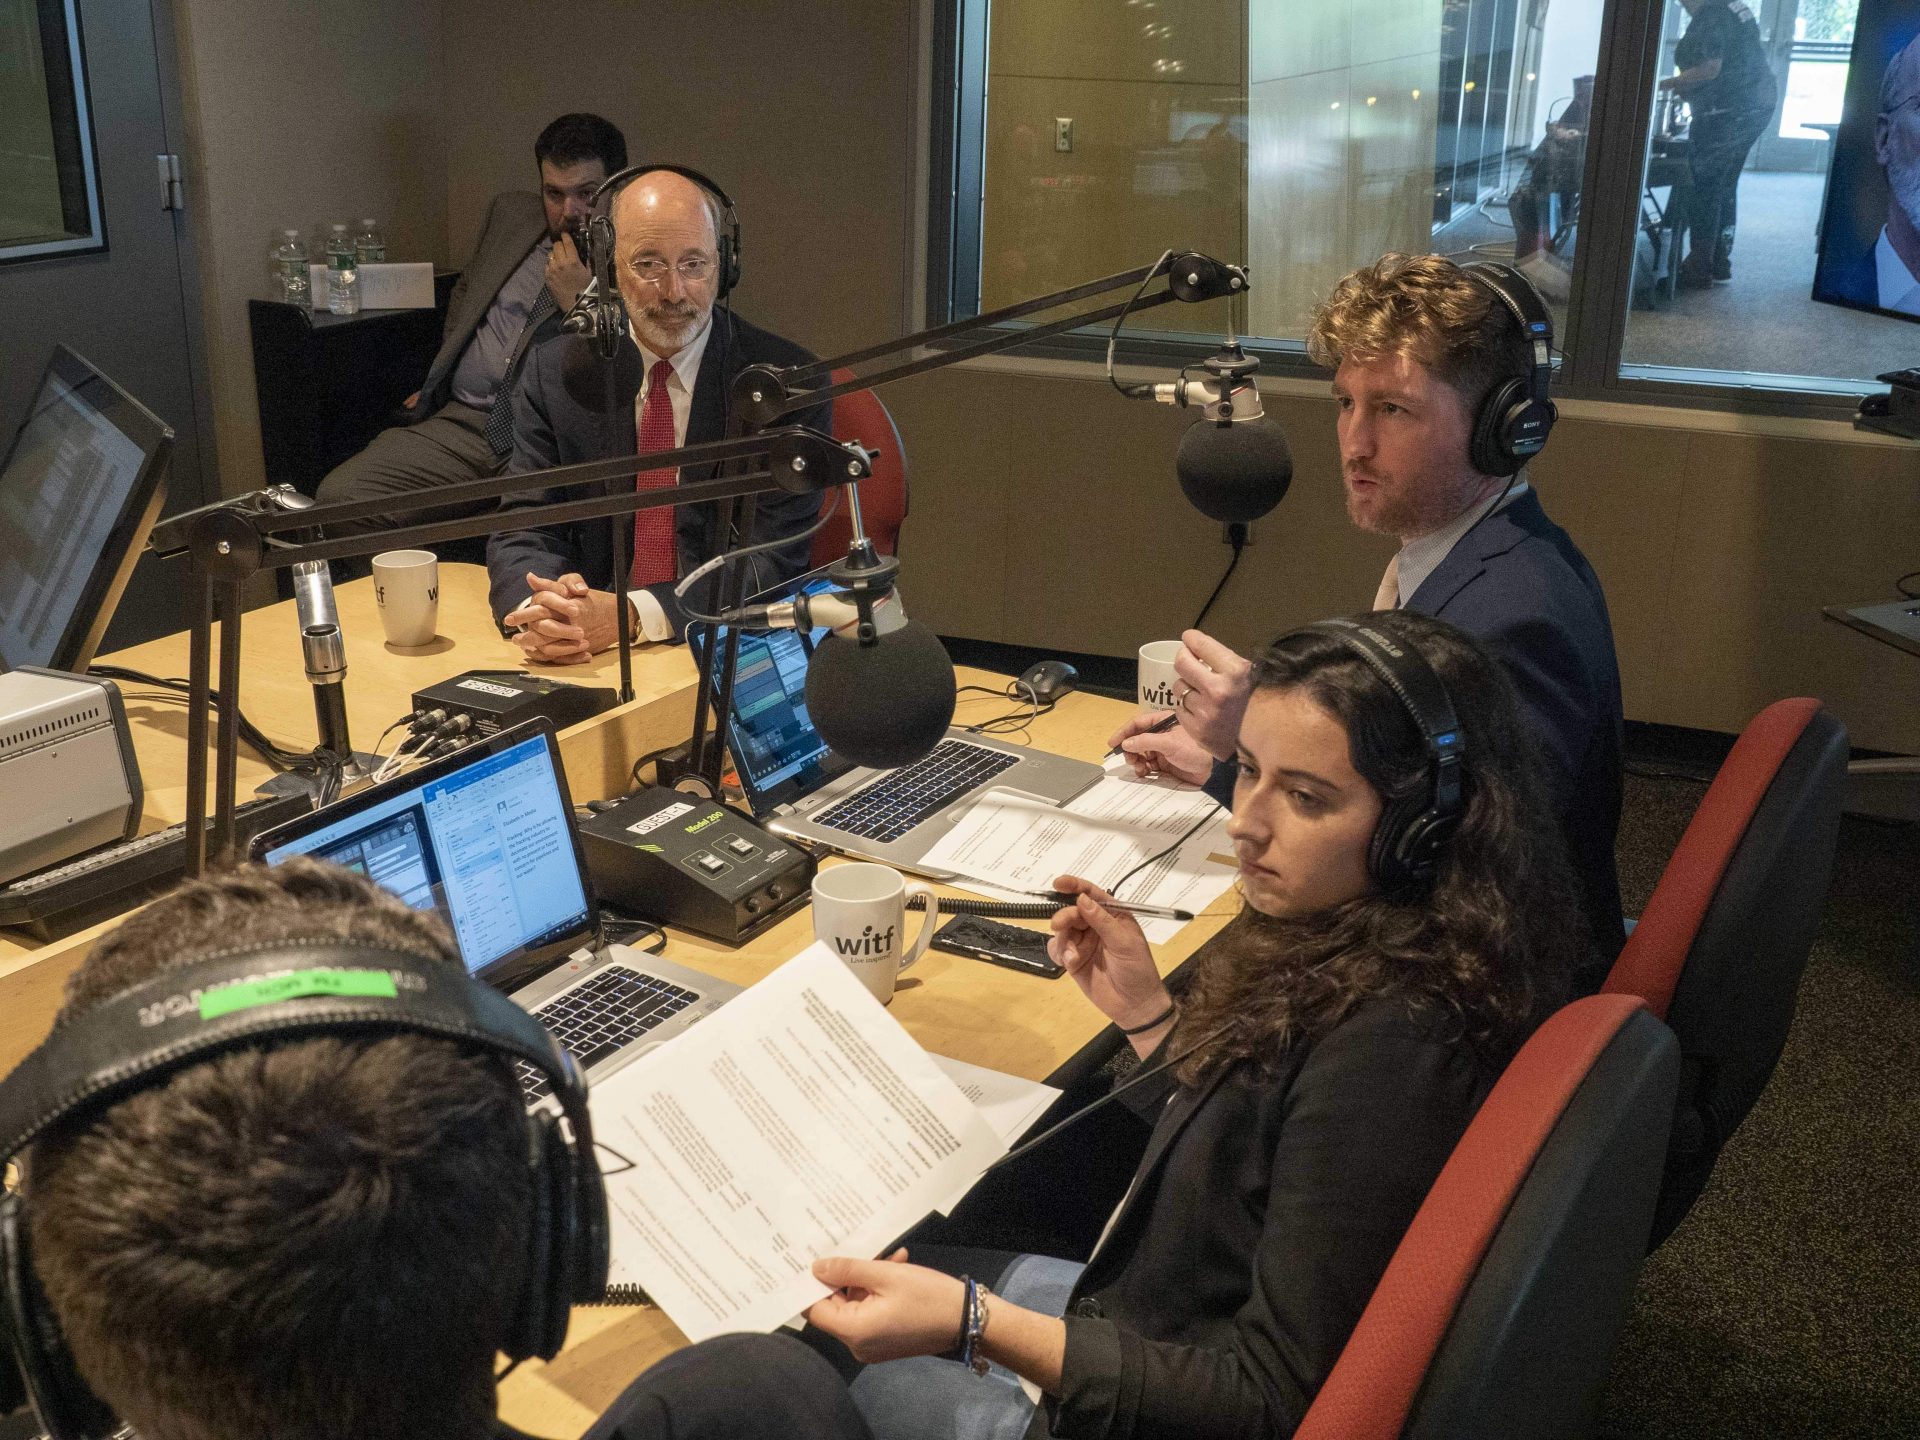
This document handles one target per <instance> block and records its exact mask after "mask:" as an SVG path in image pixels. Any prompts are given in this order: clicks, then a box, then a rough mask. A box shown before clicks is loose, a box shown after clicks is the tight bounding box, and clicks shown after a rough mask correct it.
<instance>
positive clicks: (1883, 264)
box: [1873, 225, 1920, 315]
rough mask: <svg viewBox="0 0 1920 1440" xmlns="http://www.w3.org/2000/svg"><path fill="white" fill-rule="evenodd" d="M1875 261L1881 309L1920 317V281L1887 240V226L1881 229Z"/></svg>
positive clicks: (1874, 255)
mask: <svg viewBox="0 0 1920 1440" xmlns="http://www.w3.org/2000/svg"><path fill="white" fill-rule="evenodd" d="M1873 261H1874V265H1875V267H1876V268H1877V269H1878V270H1879V272H1880V297H1879V298H1880V308H1881V309H1882V310H1897V311H1899V312H1900V313H1901V314H1902V315H1920V280H1916V279H1914V276H1913V272H1912V271H1911V270H1909V269H1907V262H1906V261H1904V260H1902V259H1901V258H1900V252H1899V251H1897V250H1895V249H1894V248H1893V242H1892V241H1891V240H1889V239H1888V238H1887V228H1886V226H1884V225H1883V226H1881V227H1880V239H1879V242H1878V243H1877V244H1875V245H1874V247H1873Z"/></svg>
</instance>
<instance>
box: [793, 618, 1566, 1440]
mask: <svg viewBox="0 0 1920 1440" xmlns="http://www.w3.org/2000/svg"><path fill="white" fill-rule="evenodd" d="M1356 631H1358V633H1357V634H1356ZM1363 652H1370V654H1371V658H1369V654H1368V653H1363ZM1253 687H1254V689H1253V694H1252V698H1251V700H1250V702H1249V704H1248V707H1247V711H1246V716H1245V719H1244V721H1243V722H1242V724H1241V728H1240V742H1239V767H1240V769H1239V780H1238V785H1237V788H1236V791H1235V794H1234V805H1233V818H1232V821H1231V823H1230V824H1229V826H1228V834H1229V835H1230V836H1231V837H1232V839H1233V843H1234V849H1235V851H1236V853H1237V855H1238V857H1239V860H1240V888H1241V892H1242V895H1243V897H1244V899H1245V902H1246V904H1245V909H1244V910H1243V911H1242V913H1241V914H1240V915H1239V916H1237V917H1236V918H1235V919H1234V920H1233V921H1232V922H1231V924H1230V925H1229V926H1228V927H1227V929H1226V930H1224V931H1223V932H1222V933H1221V935H1220V936H1219V937H1218V938H1217V939H1216V941H1215V942H1214V943H1213V944H1212V945H1211V946H1209V947H1208V948H1207V950H1206V951H1204V952H1203V954H1202V956H1201V957H1200V959H1199V961H1198V966H1197V968H1198V973H1197V975H1196V976H1195V978H1194V982H1193V984H1192V985H1191V986H1190V987H1189V988H1188V989H1187V990H1186V992H1185V994H1184V996H1183V998H1182V999H1181V1001H1180V1002H1179V1003H1178V1005H1177V1006H1176V1005H1175V1002H1174V1001H1173V999H1172V997H1171V996H1170V995H1169V993H1168V991H1167V989H1166V987H1165V986H1164V984H1163V983H1162V982H1161V978H1160V973H1159V969H1158V967H1157V965H1156V964H1155V962H1154V959H1153V956H1152V953H1151V950H1150V948H1149V946H1148V944H1147V942H1146V938H1145V936H1144V935H1142V934H1141V932H1140V928H1139V926H1138V925H1137V924H1136V923H1135V922H1134V921H1133V919H1132V918H1131V917H1130V916H1128V915H1126V914H1124V913H1118V912H1115V911H1112V910H1109V909H1106V908H1105V907H1104V906H1103V904H1102V902H1103V901H1106V900H1110V899H1111V897H1110V896H1108V895H1106V894H1105V893H1104V892H1103V891H1101V890H1099V889H1097V888H1096V887H1094V886H1092V885H1089V884H1087V883H1086V882H1085V881H1081V880H1078V879H1075V878H1073V877H1062V879H1061V881H1060V882H1059V883H1060V888H1061V889H1062V890H1065V891H1069V892H1072V893H1077V894H1078V896H1079V899H1078V900H1077V902H1076V903H1075V905H1074V906H1073V907H1072V908H1070V909H1066V910H1062V911H1061V912H1060V913H1059V914H1058V915H1056V916H1055V917H1054V921H1053V929H1054V936H1053V940H1052V942H1051V950H1052V953H1053V955H1054V958H1055V959H1056V960H1058V961H1059V962H1060V963H1061V964H1062V965H1064V966H1065V967H1066V968H1067V969H1068V970H1069V971H1070V972H1071V973H1072V975H1073V977H1074V979H1075V980H1076V981H1077V982H1078V983H1079V985H1080V988H1081V989H1082V991H1084V992H1085V994H1086V995H1087V997H1088V999H1090V1000H1091V1001H1092V1002H1093V1003H1094V1004H1095V1005H1096V1006H1098V1007H1099V1008H1100V1010H1101V1011H1102V1012H1103V1013H1104V1014H1106V1015H1107V1016H1108V1017H1109V1018H1110V1019H1111V1020H1113V1022H1114V1023H1115V1024H1116V1025H1118V1026H1119V1027H1120V1028H1121V1029H1122V1031H1123V1032H1125V1033H1126V1034H1128V1035H1129V1037H1130V1038H1131V1040H1132V1043H1133V1046H1134V1048H1135V1050H1136V1051H1138V1052H1139V1053H1140V1055H1141V1056H1142V1058H1143V1059H1145V1060H1146V1061H1147V1062H1148V1064H1149V1065H1164V1066H1165V1068H1164V1070H1163V1071H1162V1072H1161V1074H1160V1076H1159V1077H1157V1079H1156V1081H1154V1082H1152V1083H1148V1084H1144V1085H1139V1086H1136V1087H1135V1088H1134V1089H1133V1090H1132V1091H1131V1092H1130V1093H1129V1094H1128V1095H1127V1096H1126V1097H1124V1098H1125V1101H1126V1102H1128V1103H1131V1104H1132V1105H1133V1106H1134V1108H1136V1109H1137V1110H1138V1111H1139V1112H1140V1113H1141V1114H1142V1117H1143V1119H1145V1120H1146V1121H1147V1123H1149V1124H1152V1125H1153V1127H1154V1128H1153V1135H1152V1138H1151V1139H1150V1140H1149V1142H1148V1145H1147V1150H1146V1154H1145V1156H1144V1157H1143V1159H1142V1161H1141V1164H1140V1167H1139V1169H1138V1171H1137V1172H1136V1174H1135V1177H1134V1180H1133V1184H1132V1186H1131V1187H1130V1189H1129V1191H1128V1194H1127V1196H1126V1198H1125V1200H1123V1201H1122V1203H1121V1205H1120V1208H1119V1210H1118V1211H1117V1212H1116V1214H1115V1215H1114V1217H1113V1219H1112V1221H1111V1222H1110V1223H1109V1225H1108V1227H1107V1232H1106V1234H1105V1235H1104V1236H1103V1237H1102V1240H1101V1242H1100V1244H1099V1245H1098V1246H1097V1247H1096V1249H1095V1251H1094V1254H1093V1257H1092V1259H1091V1260H1090V1261H1089V1262H1088V1263H1087V1264H1086V1265H1085V1266H1084V1267H1082V1266H1079V1265H1076V1264H1073V1263H1071V1262H1067V1261H1062V1260H1053V1259H1048V1258H1045V1257H1037V1256H1009V1255H1005V1254H1000V1255H990V1254H986V1253H984V1252H970V1253H966V1252H949V1253H947V1254H945V1255H943V1256H941V1257H940V1260H939V1263H940V1264H941V1265H942V1267H943V1268H941V1269H934V1268H930V1267H929V1266H927V1265H923V1264H907V1263H904V1261H905V1256H904V1254H899V1255H895V1256H894V1257H892V1258H891V1259H890V1260H885V1261H867V1260H851V1259H827V1260H822V1261H819V1262H817V1263H816V1265H815V1267H814V1270H815V1274H816V1275H817V1276H818V1277H819V1278H820V1279H821V1280H822V1281H823V1282H825V1283H826V1284H828V1285H832V1286H834V1287H835V1292H834V1294H832V1295H831V1296H829V1297H828V1298H827V1299H825V1300H822V1301H821V1302H819V1303H818V1304H817V1305H815V1306H814V1307H813V1309H812V1310H811V1311H810V1312H809V1315H808V1319H809V1320H810V1321H811V1322H812V1324H813V1325H814V1326H815V1327H817V1328H818V1329H819V1330H823V1331H825V1332H827V1333H829V1334H831V1335H833V1336H836V1337H838V1338H839V1339H840V1340H842V1341H844V1342H845V1343H846V1345H847V1346H848V1347H849V1348H850V1349H851V1351H852V1352H853V1354H854V1355H855V1356H856V1357H857V1358H859V1359H860V1360H863V1361H867V1362H875V1361H891V1362H895V1363H890V1364H874V1363H869V1364H868V1365H867V1368H866V1369H864V1370H863V1371H861V1372H860V1374H859V1375H858V1376H857V1377H856V1378H855V1380H854V1382H853V1390H854V1395H855V1398H856V1400H857V1401H858V1402H859V1403H860V1406H861V1409H862V1411H863V1413H864V1414H865V1415H866V1416H867V1419H868V1422H869V1423H870V1424H871V1425H872V1426H873V1429H874V1432H875V1434H876V1435H877V1436H879V1437H881V1440H892V1437H902V1440H904V1437H909V1436H911V1437H915V1440H924V1437H933V1436H952V1437H966V1440H972V1437H995V1440H1001V1437H1006V1440H1015V1437H1019V1436H1022V1435H1027V1434H1031V1435H1045V1434H1052V1435H1059V1436H1087V1437H1103V1440H1120V1437H1133V1436H1139V1437H1148V1436H1152V1437H1175V1436H1179V1437H1187V1436H1192V1437H1201V1436H1205V1437H1208V1440H1220V1437H1230V1436H1261V1437H1273V1436H1284V1435H1290V1434H1292V1433H1293V1430H1294V1428H1295V1427H1296V1426H1297V1425H1298V1424H1299V1421H1300V1417H1301V1415H1302V1414H1303V1413H1304V1412H1305V1410H1306V1408H1307V1405H1308V1404H1309V1402H1310V1401H1311V1400H1312V1397H1313V1395H1314V1394H1315V1392H1316V1391H1317V1390H1318V1389H1319V1387H1320V1385H1321V1383H1322V1382H1323V1381H1324V1380H1325V1379H1326V1376H1327V1374H1328V1372H1329V1371H1330V1370H1331V1369H1332V1366H1333V1362H1334V1360H1335V1358H1336V1357H1337V1356H1338V1355H1339V1353H1340V1349H1341V1347H1342V1346H1343V1345H1344V1344H1345V1343H1346V1340H1347V1337H1348V1335H1349V1334H1350V1333H1351V1331H1352V1329H1353V1326H1354V1323H1355V1322H1356V1321H1357V1320H1358V1318H1359V1315H1360V1312H1361V1310H1362V1309H1363V1308H1364V1307H1365V1305H1366V1303H1367V1298H1368V1296H1369V1295H1370V1294H1371V1293H1372V1291H1373V1288H1374V1286H1375V1284H1376V1283H1377V1282H1378V1281H1379V1278H1380V1276H1381V1274H1382V1273H1383V1272H1384V1271H1385V1269H1386V1265H1387V1261H1388V1259H1389V1257H1390V1256H1391V1255H1392V1253H1393V1250H1394V1247H1395V1246H1396V1245H1397V1244H1398V1243H1399V1241H1400V1238H1401V1236H1402V1235H1403V1234H1404V1233H1405V1231H1406V1228H1407V1225H1408V1223H1409V1222H1410V1221H1411V1219H1412V1218H1413V1214H1414V1211H1415V1210H1417V1209H1418V1208H1419V1205H1420V1202H1421V1200H1422V1199H1423V1198H1424V1197H1425V1195H1426V1192H1427V1189H1428V1187H1429V1186H1430V1185H1431V1184H1432V1182H1433V1179H1434V1177H1435V1175H1437V1174H1438V1173H1439V1170H1440V1167H1441V1165H1442V1164H1443V1163H1444V1162H1445V1161H1446V1158H1447V1156H1448V1154H1449V1153H1450V1151H1451V1150H1452V1148H1453V1145H1454V1143H1455V1141H1456V1140H1457V1139H1458V1138H1459V1136H1460V1134H1461V1132H1462V1131H1463V1130H1464V1129H1465V1128H1466V1125H1467V1122H1468V1121H1469V1120H1471V1119H1472V1117H1473V1114H1474V1111H1475V1110H1476V1109H1477V1108H1478V1107H1479V1104H1480V1102H1481V1100H1482V1099H1483V1098H1484V1097H1485V1095H1486V1093H1487V1091H1488V1089H1489V1088H1491V1086H1492V1084H1493V1082H1494V1080H1495V1079H1496V1078H1497V1077H1498V1076H1499V1073H1500V1071H1501V1069H1502V1068H1503V1067H1504V1066H1505V1064H1506V1062H1507V1060H1508V1059H1509V1058H1510V1057H1511V1056H1512V1054H1513V1052H1514V1051H1515V1050H1516V1049H1517V1048H1518V1047H1519V1046H1520V1044H1521V1043H1522V1042H1523V1041H1524V1040H1525V1039H1526V1037H1527V1035H1528V1034H1529V1033H1531V1031H1532V1029H1533V1027H1534V1025H1535V1024H1536V1023H1537V1022H1538V1021H1539V1020H1540V1019H1542V1018H1544V1016H1545V1015H1546V1014H1547V1013H1549V1012H1550V1011H1551V1010H1552V1009H1553V1008H1554V1007H1555V1006H1557V1005H1558V1004H1559V1003H1560V1002H1561V1001H1562V1000H1563V999H1564V997H1565V993H1566V988H1567V982H1568V977H1569V976H1570V974H1571V972H1572V970H1573V968H1574V965H1575V964H1576V963H1577V962H1578V961H1580V960H1583V959H1584V958H1585V956H1584V953H1583V952H1582V950H1581V948H1580V947H1582V946H1583V945H1584V944H1585V938H1584V937H1585V935H1586V930H1585V927H1584V926H1582V925H1581V924H1580V923H1579V911H1578V906H1577V902H1576V900H1575V898H1574V891H1573V885H1572V880H1571V878H1570V875H1569V872H1568V868H1567V863H1566V859H1565V855H1564V852H1563V849H1562V844H1561V840H1560V837H1559V831H1558V829H1557V827H1556V825H1555V823H1554V821H1553V820H1552V818H1551V816H1550V815H1549V814H1548V812H1547V810H1546V809H1545V803H1544V799H1543V795H1544V790H1543V785H1542V781H1541V778H1540V773H1539V762H1538V761H1537V759H1536V758H1535V751H1534V745H1533V742H1532V740H1531V738H1530V737H1529V736H1528V735H1527V734H1526V732H1525V730H1524V728H1523V727H1522V724H1521V721H1520V719H1519V714H1518V710H1517V706H1516V702H1515V699H1514V696H1513V693H1512V689H1511V687H1510V685H1509V683H1508V681H1507V679H1506V677H1505V674H1504V672H1503V671H1502V670H1501V668H1500V667H1499V665H1497V664H1496V663H1495V662H1494V661H1493V660H1492V659H1491V658H1490V657H1489V655H1488V654H1487V652H1486V651H1485V650H1484V649H1483V648H1482V647H1481V646H1480V645H1479V643H1478V642H1476V641H1474V640H1473V639H1471V638H1470V637H1468V636H1467V635H1465V634H1463V633H1462V632H1460V631H1458V630H1456V629H1454V628H1453V627H1451V626H1449V625H1447V624H1445V623H1443V622H1441V621H1438V620H1434V619H1431V618H1429V617H1427V616H1423V615H1420V614H1417V613H1415V612H1413V611H1407V610H1399V611H1387V612H1379V613H1376V614H1373V615H1369V616H1367V617H1365V618H1364V619H1363V620H1362V621H1360V622H1359V624H1358V625H1353V624H1348V623H1343V622H1332V623H1329V624H1327V625H1325V626H1318V627H1310V628H1308V629H1306V630H1302V631H1299V632H1297V633H1295V634H1292V635H1288V636H1284V637H1282V638H1281V639H1280V640H1279V641H1277V642H1276V643H1275V644H1274V645H1273V646H1272V647H1271V648H1270V649H1269V650H1267V651H1266V653H1265V654H1263V655H1262V656H1261V657H1260V658H1259V659H1258V660H1257V661H1256V662H1255V666H1254V671H1253ZM1397 691H1398V692H1401V693H1396V692H1397ZM1402 694H1405V695H1406V696H1409V697H1410V698H1402ZM1436 701H1437V703H1435V702H1436ZM1449 706H1450V708H1451V711H1452V713H1453V716H1454V717H1457V721H1458V724H1457V727H1446V726H1435V725H1433V721H1434V720H1435V712H1436V710H1438V711H1439V712H1440V713H1441V714H1444V712H1445V710H1446V709H1447V708H1448V707H1449ZM1416 714H1419V715H1422V716H1424V717H1425V719H1426V721H1427V722H1428V724H1427V726H1423V725H1422V724H1421V723H1420V721H1418V720H1417V719H1416ZM1450 728H1452V729H1455V730H1456V735H1447V733H1446V732H1447V730H1448V729H1450ZM1443 736H1444V737H1445V738H1441V737H1443ZM1456 747H1457V748H1456ZM1456 787H1457V788H1456ZM1435 811H1438V812H1440V813H1441V815H1442V816H1443V817H1446V816H1449V814H1450V818H1443V819H1442V820H1441V823H1440V824H1439V826H1438V835H1437V836H1436V837H1434V839H1433V843H1432V844H1431V845H1429V846H1428V847H1426V850H1425V853H1424V855H1423V854H1421V853H1420V852H1421V847H1420V846H1418V845H1415V846H1413V847H1412V849H1413V851H1414V853H1413V854H1412V855H1411V856H1409V855H1408V854H1407V853H1406V851H1405V848H1404V847H1403V848H1401V849H1400V850H1399V851H1398V852H1397V855H1396V843H1395V842H1396V841H1397V840H1400V839H1404V838H1405V837H1406V836H1407V835H1408V834H1409V833H1410V831H1411V830H1412V829H1413V828H1415V827H1418V826H1419V825H1421V824H1422V823H1424V821H1425V819H1428V818H1431V816H1432V815H1433V813H1434V812H1435ZM1423 859H1424V860H1425V862H1426V863H1424V864H1422V863H1419V862H1420V861H1421V860H1423ZM1409 861H1411V862H1412V863H1409ZM1156 1085H1157V1087H1158V1088H1157V1089H1156ZM923 1258H925V1257H923ZM962 1269H964V1270H967V1271H968V1272H970V1273H971V1274H972V1275H973V1276H974V1277H976V1278H975V1279H973V1280H968V1279H966V1278H964V1277H960V1278H956V1276H957V1275H958V1272H959V1271H960V1270H962ZM949 1272H952V1273H949ZM956 1340H957V1341H958V1342H959V1345H958V1348H959V1349H960V1350H961V1351H962V1352H963V1354H964V1355H965V1357H966V1358H968V1359H973V1360H979V1361H982V1362H992V1365H991V1368H990V1369H989V1368H987V1367H986V1366H985V1365H984V1364H982V1365H976V1367H975V1368H976V1369H984V1370H985V1371H986V1373H987V1375H988V1377H989V1378H988V1379H987V1380H985V1381H981V1380H976V1379H975V1378H974V1376H973V1375H972V1374H970V1373H969V1372H968V1370H967V1369H966V1368H965V1367H963V1366H960V1365H955V1364H952V1363H950V1362H949V1361H947V1360H942V1359H935V1358H931V1357H934V1356H937V1355H939V1354H941V1353H942V1352H947V1351H951V1350H953V1349H955V1348H956ZM904 1357H915V1358H904ZM922 1357H924V1358H922ZM996 1380H997V1381H998V1383H994V1382H995V1381H996ZM1036 1405H1037V1408H1036Z"/></svg>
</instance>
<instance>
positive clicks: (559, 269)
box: [547, 230, 592, 315]
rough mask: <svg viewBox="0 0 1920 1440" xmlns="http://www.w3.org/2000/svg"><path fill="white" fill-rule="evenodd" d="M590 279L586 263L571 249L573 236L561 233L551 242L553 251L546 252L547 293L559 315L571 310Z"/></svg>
mask: <svg viewBox="0 0 1920 1440" xmlns="http://www.w3.org/2000/svg"><path fill="white" fill-rule="evenodd" d="M590 278H592V277H591V276H589V275H588V273H587V262H586V261H584V260H582V259H581V258H580V252H579V251H578V250H576V249H574V248H573V236H572V235H571V234H570V233H569V232H567V231H564V230H563V231H561V232H560V238H559V239H558V240H556V241H554V242H553V249H551V250H549V251H548V252H547V293H548V294H549V295H551V296H553V303H554V304H555V305H558V306H559V307H560V313H561V314H563V315H564V314H565V313H566V312H567V311H569V310H571V309H572V308H573V302H574V301H576V300H578V299H579V298H580V292H581V291H582V290H584V289H586V288H587V281H588V280H589V279H590Z"/></svg>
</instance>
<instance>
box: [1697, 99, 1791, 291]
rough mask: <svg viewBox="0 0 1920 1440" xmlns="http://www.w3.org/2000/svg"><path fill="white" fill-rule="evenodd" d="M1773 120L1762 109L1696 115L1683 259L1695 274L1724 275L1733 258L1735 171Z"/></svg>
mask: <svg viewBox="0 0 1920 1440" xmlns="http://www.w3.org/2000/svg"><path fill="white" fill-rule="evenodd" d="M1772 119H1773V106H1772V105H1768V106H1767V108H1766V109H1764V110H1761V109H1758V108H1755V109H1751V110H1719V111H1714V112H1711V113H1709V114H1705V115H1700V116H1697V117H1695V119H1694V122H1693V132H1692V137H1691V138H1692V144H1691V160H1692V165H1693V193H1692V194H1691V196H1689V198H1688V203H1687V230H1688V233H1689V236H1690V238H1689V240H1688V242H1687V259H1686V265H1685V268H1686V269H1688V270H1691V271H1694V272H1696V273H1700V274H1705V273H1708V272H1710V271H1719V272H1721V273H1723V274H1724V273H1725V271H1726V269H1727V267H1728V266H1729V265H1730V264H1731V263H1732V260H1733V227H1734V222H1735V221H1736V220H1737V219H1738V218H1739V192H1740V171H1741V169H1742V168H1743V167H1744V166H1745V165H1746V163H1747V153H1748V152H1749V151H1750V150H1752V149H1753V146H1754V142H1755V141H1757V140H1758V139H1759V138H1760V136H1761V135H1762V134H1763V133H1764V132H1765V131H1766V128H1767V125H1768V123H1769V122H1770V121H1771V120H1772Z"/></svg>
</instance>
